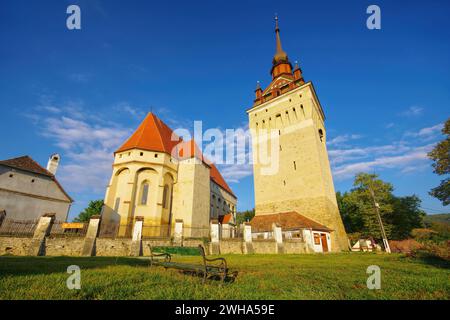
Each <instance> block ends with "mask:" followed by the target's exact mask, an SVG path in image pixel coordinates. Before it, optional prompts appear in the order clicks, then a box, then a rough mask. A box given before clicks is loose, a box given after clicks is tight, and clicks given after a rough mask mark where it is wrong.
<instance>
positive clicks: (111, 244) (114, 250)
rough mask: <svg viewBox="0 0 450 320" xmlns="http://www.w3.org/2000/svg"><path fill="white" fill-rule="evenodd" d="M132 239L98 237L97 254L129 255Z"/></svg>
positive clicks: (103, 255)
mask: <svg viewBox="0 0 450 320" xmlns="http://www.w3.org/2000/svg"><path fill="white" fill-rule="evenodd" d="M130 252H131V239H121V238H119V239H106V238H97V239H96V241H95V255H96V256H99V257H117V256H129V255H130Z"/></svg>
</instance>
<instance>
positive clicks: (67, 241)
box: [45, 238, 84, 256]
mask: <svg viewBox="0 0 450 320" xmlns="http://www.w3.org/2000/svg"><path fill="white" fill-rule="evenodd" d="M83 243H84V238H47V239H45V255H46V256H79V255H81V250H82V249H83Z"/></svg>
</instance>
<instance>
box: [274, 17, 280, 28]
mask: <svg viewBox="0 0 450 320" xmlns="http://www.w3.org/2000/svg"><path fill="white" fill-rule="evenodd" d="M277 30H278V31H279V30H280V29H279V28H278V13H275V32H277Z"/></svg>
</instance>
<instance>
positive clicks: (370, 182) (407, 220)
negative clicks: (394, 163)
mask: <svg viewBox="0 0 450 320" xmlns="http://www.w3.org/2000/svg"><path fill="white" fill-rule="evenodd" d="M353 186H354V188H353V189H352V190H350V192H345V193H344V194H341V193H340V192H338V193H337V194H336V198H337V202H338V206H339V211H340V212H341V215H342V220H343V222H344V226H345V230H346V231H347V232H348V233H350V234H360V235H361V236H368V237H369V236H371V237H374V238H376V239H381V229H380V224H379V222H378V217H377V215H376V211H375V208H374V201H373V198H372V195H371V192H370V189H372V190H373V193H374V196H375V201H376V202H377V203H378V205H379V212H380V216H381V219H382V221H383V225H384V228H385V231H386V234H387V237H388V238H389V239H404V238H407V237H408V236H409V234H410V232H411V230H412V229H414V228H420V227H422V226H423V222H422V219H423V216H424V215H425V213H424V212H423V211H422V210H420V202H421V201H420V199H419V198H418V197H417V196H415V195H413V196H407V197H396V196H394V195H393V193H392V192H393V190H394V187H393V186H392V184H390V183H387V182H384V181H383V180H381V179H379V178H378V176H377V175H375V174H367V173H360V174H358V175H356V177H355V181H354V183H353Z"/></svg>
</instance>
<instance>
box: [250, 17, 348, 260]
mask: <svg viewBox="0 0 450 320" xmlns="http://www.w3.org/2000/svg"><path fill="white" fill-rule="evenodd" d="M275 34H276V53H275V55H274V57H273V61H272V69H271V75H272V82H271V83H270V84H269V85H268V86H267V88H266V89H264V90H263V89H262V88H261V87H260V86H259V83H258V85H257V88H256V91H255V93H256V97H255V100H254V104H253V106H252V107H251V108H250V109H249V110H247V113H248V116H249V126H250V130H251V132H252V140H253V160H254V165H253V166H254V168H253V170H254V184H255V209H256V217H255V218H254V220H255V221H256V220H258V223H261V222H262V221H263V220H264V217H269V216H274V214H278V215H277V219H278V220H277V221H280V223H281V222H282V223H281V224H285V225H286V226H288V225H289V228H294V227H295V223H296V221H299V222H298V223H299V224H300V223H301V221H303V220H305V219H304V218H305V217H306V218H307V219H310V220H313V221H314V222H317V223H319V224H321V225H322V226H326V227H327V228H328V229H329V230H331V232H330V235H329V237H331V248H329V250H331V251H341V250H346V249H347V248H348V240H347V235H346V233H345V229H344V226H343V223H342V219H341V216H340V214H339V209H338V206H337V202H336V195H335V190H334V185H333V179H332V175H331V169H330V163H329V160H328V152H327V147H326V130H325V125H324V120H325V115H324V112H323V109H322V106H321V104H320V102H319V99H318V97H317V94H316V92H315V90H314V86H313V84H312V82H310V81H309V82H305V80H304V79H303V75H302V70H301V69H300V68H299V66H298V64H296V65H295V67H294V69H293V68H292V65H291V63H290V61H289V59H288V56H287V54H286V52H285V51H283V48H282V46H281V39H280V29H279V27H278V19H277V18H276V28H275ZM265 133H268V136H267V137H268V141H262V140H261V135H262V134H265ZM270 133H271V134H270ZM256 141H257V142H256ZM274 144H277V145H278V146H277V148H273V145H274ZM263 146H264V148H265V149H267V150H268V151H267V152H268V153H269V154H270V153H271V151H272V152H273V151H274V150H276V151H277V152H275V153H278V155H276V154H275V156H274V155H273V154H272V155H271V156H273V157H272V159H271V160H272V161H278V162H277V165H276V166H275V167H276V170H274V172H264V166H265V164H264V163H263V162H264V161H263V160H261V159H259V157H260V156H261V151H262V150H261V148H262V147H263ZM293 212H295V213H297V215H298V219H293V218H292V217H293V215H292V213H293ZM284 216H285V217H284ZM294 217H295V216H294ZM267 219H269V218H267ZM272 220H273V219H272ZM272 220H271V221H272ZM282 227H284V226H282ZM298 227H299V228H300V229H302V228H303V229H307V228H308V227H306V226H303V227H302V226H301V225H299V226H298Z"/></svg>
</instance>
